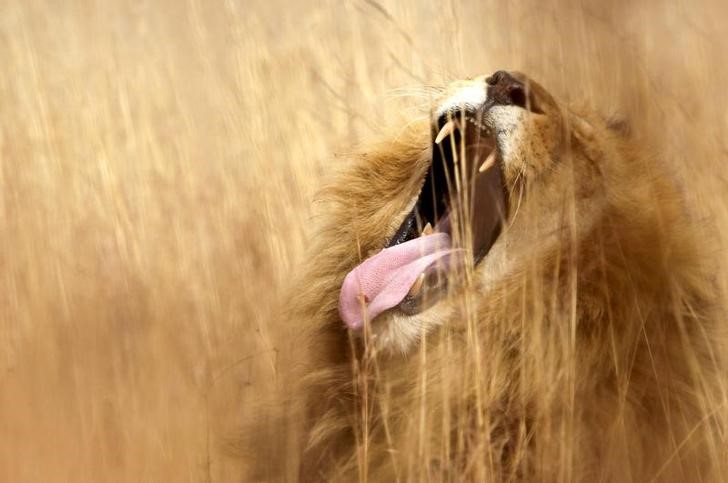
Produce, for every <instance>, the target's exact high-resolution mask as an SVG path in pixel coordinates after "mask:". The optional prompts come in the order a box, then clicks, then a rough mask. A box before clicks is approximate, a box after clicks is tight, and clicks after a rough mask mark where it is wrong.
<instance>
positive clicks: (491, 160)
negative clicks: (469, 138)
mask: <svg viewBox="0 0 728 483" xmlns="http://www.w3.org/2000/svg"><path fill="white" fill-rule="evenodd" d="M493 164H495V150H493V151H491V152H490V154H489V155H488V157H487V158H485V161H483V164H481V165H480V168H478V172H479V173H482V172H483V171H486V170H487V169H489V168H490V167H491V166H493Z"/></svg>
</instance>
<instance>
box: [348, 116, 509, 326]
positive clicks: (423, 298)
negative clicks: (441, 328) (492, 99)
mask: <svg viewBox="0 0 728 483" xmlns="http://www.w3.org/2000/svg"><path fill="white" fill-rule="evenodd" d="M483 116H484V109H483V108H480V109H470V108H463V109H458V110H455V111H452V110H451V111H448V112H446V113H443V114H442V115H440V116H439V118H438V119H437V120H436V122H434V123H433V126H432V163H431V165H430V169H429V170H428V173H427V175H426V177H425V179H424V181H423V184H422V188H421V190H420V192H419V194H418V196H417V200H416V201H415V204H414V207H413V209H412V211H411V212H410V213H409V214H408V215H407V216H406V217H405V219H404V220H403V221H402V223H401V225H400V227H399V228H398V229H397V231H396V232H395V234H394V236H393V237H392V238H391V240H390V241H389V243H388V244H387V246H386V247H385V248H384V249H383V250H382V251H381V252H380V253H378V254H377V255H374V256H373V257H371V258H369V259H367V260H365V261H364V262H363V263H362V264H361V265H359V266H358V267H356V268H355V269H354V270H353V271H352V272H350V273H349V275H347V277H346V279H345V280H344V284H343V286H342V292H341V297H340V304H339V311H340V313H341V315H342V318H343V319H344V321H345V322H346V323H347V325H348V326H349V327H350V328H352V329H356V328H360V327H361V326H362V325H363V322H364V320H371V319H373V318H374V317H376V316H377V315H379V314H380V313H382V312H384V311H387V310H390V309H399V310H401V311H402V312H404V313H406V314H409V315H412V314H416V313H419V312H421V311H423V310H425V309H427V308H429V307H431V306H432V305H434V304H435V303H436V302H437V301H438V300H440V299H441V298H442V297H443V296H445V295H446V294H447V292H448V289H450V288H453V287H456V286H458V285H460V284H461V283H462V282H463V281H464V280H465V279H466V277H467V273H468V270H469V269H470V268H472V267H473V266H475V265H477V264H478V263H479V262H480V261H481V260H482V259H483V258H484V257H485V256H486V255H487V254H488V251H489V250H490V248H491V247H492V246H493V244H494V243H495V241H496V239H497V238H498V235H499V234H500V231H501V227H502V226H503V222H504V220H505V218H506V215H507V192H506V188H505V184H504V180H503V171H502V167H501V164H502V160H501V159H500V155H499V152H498V149H497V147H496V143H495V138H494V135H493V133H492V132H491V131H490V130H489V129H488V128H487V127H486V126H485V125H484V124H483V123H482V122H481V121H482V118H483Z"/></svg>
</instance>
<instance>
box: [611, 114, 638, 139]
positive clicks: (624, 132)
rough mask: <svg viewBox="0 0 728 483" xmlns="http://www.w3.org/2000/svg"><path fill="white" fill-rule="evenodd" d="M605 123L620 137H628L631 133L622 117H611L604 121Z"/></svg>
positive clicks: (630, 127)
mask: <svg viewBox="0 0 728 483" xmlns="http://www.w3.org/2000/svg"><path fill="white" fill-rule="evenodd" d="M605 121H606V123H607V127H608V128H609V129H610V130H611V131H614V132H615V133H617V134H619V135H620V136H629V135H630V134H631V132H632V126H631V125H630V123H629V121H628V120H627V119H626V118H625V117H623V116H619V115H613V116H610V117H608V118H607V119H605Z"/></svg>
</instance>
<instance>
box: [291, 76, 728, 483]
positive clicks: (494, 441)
mask: <svg viewBox="0 0 728 483" xmlns="http://www.w3.org/2000/svg"><path fill="white" fill-rule="evenodd" d="M645 144H646V142H645V141H640V140H636V139H633V138H632V135H631V134H630V130H629V128H628V127H627V126H626V124H625V123H624V122H621V121H620V122H614V121H613V120H612V119H610V118H607V117H604V116H601V115H599V114H597V113H595V112H593V111H592V110H591V109H589V108H588V107H585V106H581V105H567V104H566V103H563V102H561V101H559V100H557V98H556V97H555V96H553V95H552V94H550V93H549V92H548V91H547V90H546V89H545V88H543V87H542V86H541V85H540V84H538V83H537V82H535V81H533V80H531V79H529V78H528V77H527V76H525V75H523V74H521V73H518V72H507V71H498V72H496V73H494V74H493V75H490V76H487V77H486V76H482V77H477V78H473V79H468V80H464V81H458V82H455V83H453V84H452V85H450V86H449V87H447V88H444V89H442V91H441V93H440V94H438V97H437V99H436V100H435V101H434V103H433V108H432V112H431V113H428V114H426V115H423V116H422V118H421V119H415V120H412V119H411V120H409V121H408V122H407V123H406V124H405V125H404V126H398V127H397V128H395V129H393V130H392V131H391V135H390V136H389V137H388V138H387V139H385V140H383V141H381V142H377V143H374V144H373V145H372V146H369V147H367V148H366V149H363V150H362V151H361V152H360V153H359V154H358V155H354V156H352V159H351V160H350V163H348V165H347V166H346V168H344V169H343V170H342V172H340V173H338V174H336V175H335V178H334V181H333V182H332V183H331V184H330V186H329V187H328V188H326V189H325V190H324V191H323V194H322V198H323V199H324V207H325V208H324V214H323V215H322V221H321V226H320V227H319V228H318V230H317V232H316V236H315V239H314V246H313V247H312V249H311V255H310V257H309V258H307V261H306V266H307V267H308V269H307V271H306V272H305V274H303V275H302V276H301V278H300V280H301V281H300V283H299V284H298V286H297V288H296V290H295V293H296V295H295V296H294V298H293V299H292V301H291V306H292V307H293V309H292V314H291V321H290V323H291V324H293V325H294V326H296V327H299V328H302V329H303V330H305V331H306V334H307V338H306V341H307V343H308V346H309V352H310V359H309V361H308V365H306V366H305V368H304V369H303V371H304V372H306V373H307V375H306V377H305V378H303V379H302V382H301V383H300V384H299V385H298V388H297V389H296V392H294V394H297V395H301V397H303V398H304V400H305V401H306V406H305V418H304V426H305V430H304V432H303V433H304V435H303V437H302V438H301V441H300V442H299V444H300V446H301V447H305V452H304V454H303V456H302V458H301V460H302V462H301V468H300V474H299V476H298V477H299V478H300V479H301V480H302V481H354V480H357V479H358V480H364V481H366V480H371V481H615V482H622V481H703V480H706V479H711V478H713V479H716V478H717V476H716V474H715V473H714V471H715V469H714V468H713V467H714V463H715V462H716V461H720V460H721V459H722V458H725V456H726V455H725V452H724V449H723V447H722V446H721V443H720V438H719V434H720V433H721V431H722V430H723V429H724V428H723V427H722V425H721V422H720V420H719V419H718V418H717V416H716V408H717V406H718V405H719V403H720V402H719V399H720V393H719V392H720V391H719V386H720V384H719V381H720V377H721V371H722V370H723V369H724V368H725V362H724V360H723V356H722V354H723V351H722V347H723V346H724V344H722V340H723V334H722V332H721V327H720V325H719V323H718V322H719V317H718V315H717V314H718V302H717V300H718V299H717V289H716V287H715V282H714V280H715V278H714V276H713V274H712V272H711V270H712V269H713V265H712V264H711V259H710V255H711V253H714V248H713V247H712V246H711V242H710V238H709V237H706V236H701V235H699V233H701V230H700V226H699V224H700V221H699V220H696V219H695V217H694V216H693V215H691V212H690V209H689V206H687V203H686V201H685V197H684V196H683V194H682V191H681V186H680V183H679V180H676V179H674V177H673V176H672V175H671V173H670V170H669V168H668V167H667V166H664V165H662V164H661V163H660V159H659V157H657V156H654V155H651V154H650V150H649V149H645V148H644V147H643V146H644V145H645ZM703 231H705V230H703Z"/></svg>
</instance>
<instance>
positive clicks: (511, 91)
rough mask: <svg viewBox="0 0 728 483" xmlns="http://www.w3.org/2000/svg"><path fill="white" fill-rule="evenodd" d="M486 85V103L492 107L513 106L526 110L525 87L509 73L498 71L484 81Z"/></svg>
mask: <svg viewBox="0 0 728 483" xmlns="http://www.w3.org/2000/svg"><path fill="white" fill-rule="evenodd" d="M485 83H486V84H488V101H490V102H491V103H492V104H493V105H501V106H510V105H515V106H519V107H522V108H524V109H525V108H526V100H527V98H528V97H527V95H526V86H525V85H524V83H523V82H521V81H520V80H518V79H516V78H515V77H513V75H511V74H510V73H509V72H506V71H504V70H499V71H498V72H496V73H494V74H493V75H492V76H490V77H488V78H487V79H485Z"/></svg>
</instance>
